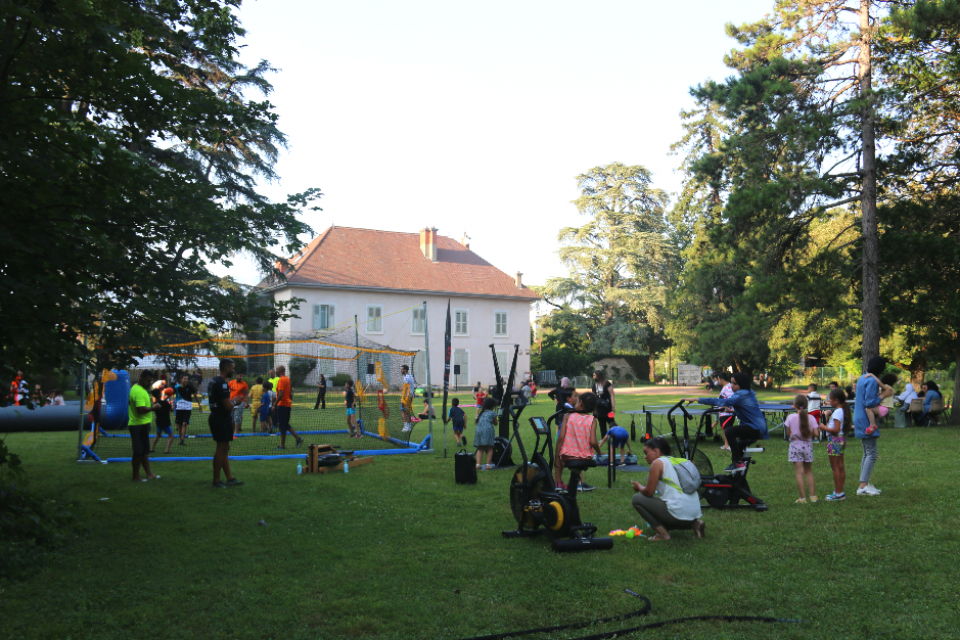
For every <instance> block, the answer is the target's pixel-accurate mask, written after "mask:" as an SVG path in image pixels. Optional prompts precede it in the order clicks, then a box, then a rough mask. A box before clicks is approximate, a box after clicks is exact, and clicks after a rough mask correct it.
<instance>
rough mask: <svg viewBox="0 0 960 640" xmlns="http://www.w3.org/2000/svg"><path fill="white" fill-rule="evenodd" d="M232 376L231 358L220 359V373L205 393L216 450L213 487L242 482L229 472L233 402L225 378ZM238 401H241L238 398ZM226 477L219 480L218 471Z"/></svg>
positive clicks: (228, 485) (223, 487)
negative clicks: (224, 481) (225, 479)
mask: <svg viewBox="0 0 960 640" xmlns="http://www.w3.org/2000/svg"><path fill="white" fill-rule="evenodd" d="M232 377H233V360H231V359H230V358H222V359H221V360H220V375H218V376H217V377H216V378H214V379H213V380H212V381H211V382H210V386H209V387H207V395H208V398H209V400H210V417H209V418H208V419H207V421H208V423H209V424H210V435H212V436H213V441H214V442H216V443H217V450H216V452H215V453H214V454H213V487H214V488H215V489H225V488H226V487H235V486H237V485H241V484H243V483H242V482H240V481H239V480H237V479H236V478H234V477H233V474H232V473H230V443H231V442H233V408H234V406H235V403H234V401H233V400H231V399H230V385H229V384H228V383H227V380H228V379H230V378H232ZM239 402H241V403H242V402H243V401H242V400H239ZM221 470H222V471H223V473H224V474H225V475H226V477H227V482H226V484H224V483H223V482H220V471H221Z"/></svg>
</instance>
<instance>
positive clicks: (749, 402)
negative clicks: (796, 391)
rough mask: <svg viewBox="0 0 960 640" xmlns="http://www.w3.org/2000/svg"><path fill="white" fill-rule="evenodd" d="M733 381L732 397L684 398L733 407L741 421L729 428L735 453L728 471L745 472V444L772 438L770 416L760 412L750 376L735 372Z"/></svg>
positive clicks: (712, 405)
mask: <svg viewBox="0 0 960 640" xmlns="http://www.w3.org/2000/svg"><path fill="white" fill-rule="evenodd" d="M732 378H733V379H732V380H731V381H730V384H731V388H732V389H733V395H732V396H730V397H729V398H684V400H685V401H686V402H696V403H698V404H706V405H709V406H711V407H731V408H732V409H733V412H734V413H735V414H736V415H737V418H738V419H739V420H740V423H739V424H736V425H733V426H730V427H727V428H726V429H725V431H724V432H725V433H726V434H727V441H728V442H729V443H730V451H731V453H732V454H733V464H731V465H730V466H729V467H727V471H731V472H733V473H742V472H743V471H745V470H746V468H747V465H746V464H745V463H744V462H743V450H744V449H745V448H746V445H745V443H747V442H751V441H754V440H766V439H768V438H769V437H770V434H769V432H768V431H767V419H766V418H765V417H764V415H763V412H761V411H760V403H759V402H757V394H755V393H754V392H753V391H752V390H751V389H750V376H748V375H747V374H745V373H743V372H742V371H741V372H737V373H735V374H733V376H732Z"/></svg>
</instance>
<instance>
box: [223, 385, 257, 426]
mask: <svg viewBox="0 0 960 640" xmlns="http://www.w3.org/2000/svg"><path fill="white" fill-rule="evenodd" d="M228 385H229V387H230V401H231V402H232V403H233V415H232V418H233V433H234V434H237V433H240V432H241V431H243V410H244V409H246V408H247V392H248V391H249V390H250V387H249V386H248V385H247V383H246V382H244V381H243V374H242V373H238V374H237V377H236V378H234V379H233V380H231V381H230V382H229V383H228ZM251 431H256V429H253V428H251Z"/></svg>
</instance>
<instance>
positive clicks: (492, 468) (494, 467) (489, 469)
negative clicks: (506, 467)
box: [487, 464, 497, 471]
mask: <svg viewBox="0 0 960 640" xmlns="http://www.w3.org/2000/svg"><path fill="white" fill-rule="evenodd" d="M496 468H497V467H496V465H492V464H488V465H487V471H493V470H494V469H496Z"/></svg>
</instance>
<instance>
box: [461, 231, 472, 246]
mask: <svg viewBox="0 0 960 640" xmlns="http://www.w3.org/2000/svg"><path fill="white" fill-rule="evenodd" d="M460 244H462V245H463V248H464V249H469V248H470V236H468V235H467V232H466V231H464V232H463V237H462V238H460Z"/></svg>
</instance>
